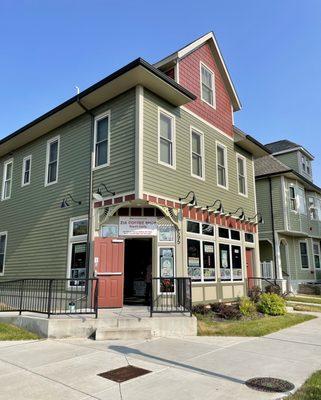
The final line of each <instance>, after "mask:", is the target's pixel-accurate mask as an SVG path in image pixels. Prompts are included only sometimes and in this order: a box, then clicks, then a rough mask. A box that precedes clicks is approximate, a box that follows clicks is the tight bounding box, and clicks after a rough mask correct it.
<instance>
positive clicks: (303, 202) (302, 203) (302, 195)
mask: <svg viewBox="0 0 321 400" xmlns="http://www.w3.org/2000/svg"><path fill="white" fill-rule="evenodd" d="M297 196H298V202H299V213H300V214H304V215H306V213H307V206H306V200H305V191H304V189H302V188H300V187H298V188H297Z"/></svg>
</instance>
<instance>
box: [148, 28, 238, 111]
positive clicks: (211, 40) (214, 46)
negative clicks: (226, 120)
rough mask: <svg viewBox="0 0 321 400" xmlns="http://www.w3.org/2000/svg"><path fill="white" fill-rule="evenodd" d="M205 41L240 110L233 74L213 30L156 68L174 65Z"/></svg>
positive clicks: (158, 64) (234, 103)
mask: <svg viewBox="0 0 321 400" xmlns="http://www.w3.org/2000/svg"><path fill="white" fill-rule="evenodd" d="M205 43H208V44H209V46H210V48H211V50H212V53H213V57H214V59H215V61H216V63H217V66H218V68H219V70H220V72H221V74H222V78H223V80H224V82H225V85H226V88H227V91H228V93H229V95H230V98H231V101H232V104H233V109H234V111H238V110H240V109H241V108H242V105H241V102H240V99H239V97H238V95H237V92H236V89H235V87H234V84H233V81H232V79H231V76H230V74H229V71H228V69H227V66H226V64H225V61H224V58H223V56H222V53H221V50H220V48H219V45H218V43H217V40H216V38H215V35H214V33H213V32H209V33H206V34H205V35H203V36H201V37H200V38H198V39H196V40H194V41H193V42H192V43H189V44H188V45H186V46H184V47H182V48H181V49H179V50H177V51H176V52H174V53H172V54H171V55H169V56H167V57H165V58H164V59H162V60H160V61H158V62H157V63H155V64H154V66H155V67H156V68H160V69H163V68H164V67H169V66H170V65H174V64H175V63H176V61H177V60H179V59H181V58H183V57H186V56H187V55H188V54H190V53H191V52H193V51H194V50H196V49H197V48H199V47H200V46H203V45H204V44H205Z"/></svg>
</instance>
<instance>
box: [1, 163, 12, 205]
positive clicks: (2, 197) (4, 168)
mask: <svg viewBox="0 0 321 400" xmlns="http://www.w3.org/2000/svg"><path fill="white" fill-rule="evenodd" d="M10 164H12V168H11V178H10V196H9V197H4V187H5V182H6V175H7V169H8V165H10ZM12 183H13V158H10V159H9V160H7V161H5V162H4V164H3V178H2V190H1V200H2V201H4V200H9V199H11V194H12Z"/></svg>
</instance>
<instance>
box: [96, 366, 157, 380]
mask: <svg viewBox="0 0 321 400" xmlns="http://www.w3.org/2000/svg"><path fill="white" fill-rule="evenodd" d="M150 372H151V371H148V370H147V369H143V368H138V367H134V366H133V365H128V366H127V367H122V368H117V369H112V370H110V371H107V372H103V373H101V374H98V376H101V377H102V378H106V379H110V380H111V381H114V382H117V383H122V382H126V381H129V380H130V379H134V378H137V377H138V376H142V375H146V374H149V373H150Z"/></svg>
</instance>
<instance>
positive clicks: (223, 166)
mask: <svg viewBox="0 0 321 400" xmlns="http://www.w3.org/2000/svg"><path fill="white" fill-rule="evenodd" d="M216 168H217V185H218V186H221V187H224V188H226V189H227V187H228V179H227V150H226V147H225V146H223V145H222V144H217V145H216Z"/></svg>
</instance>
